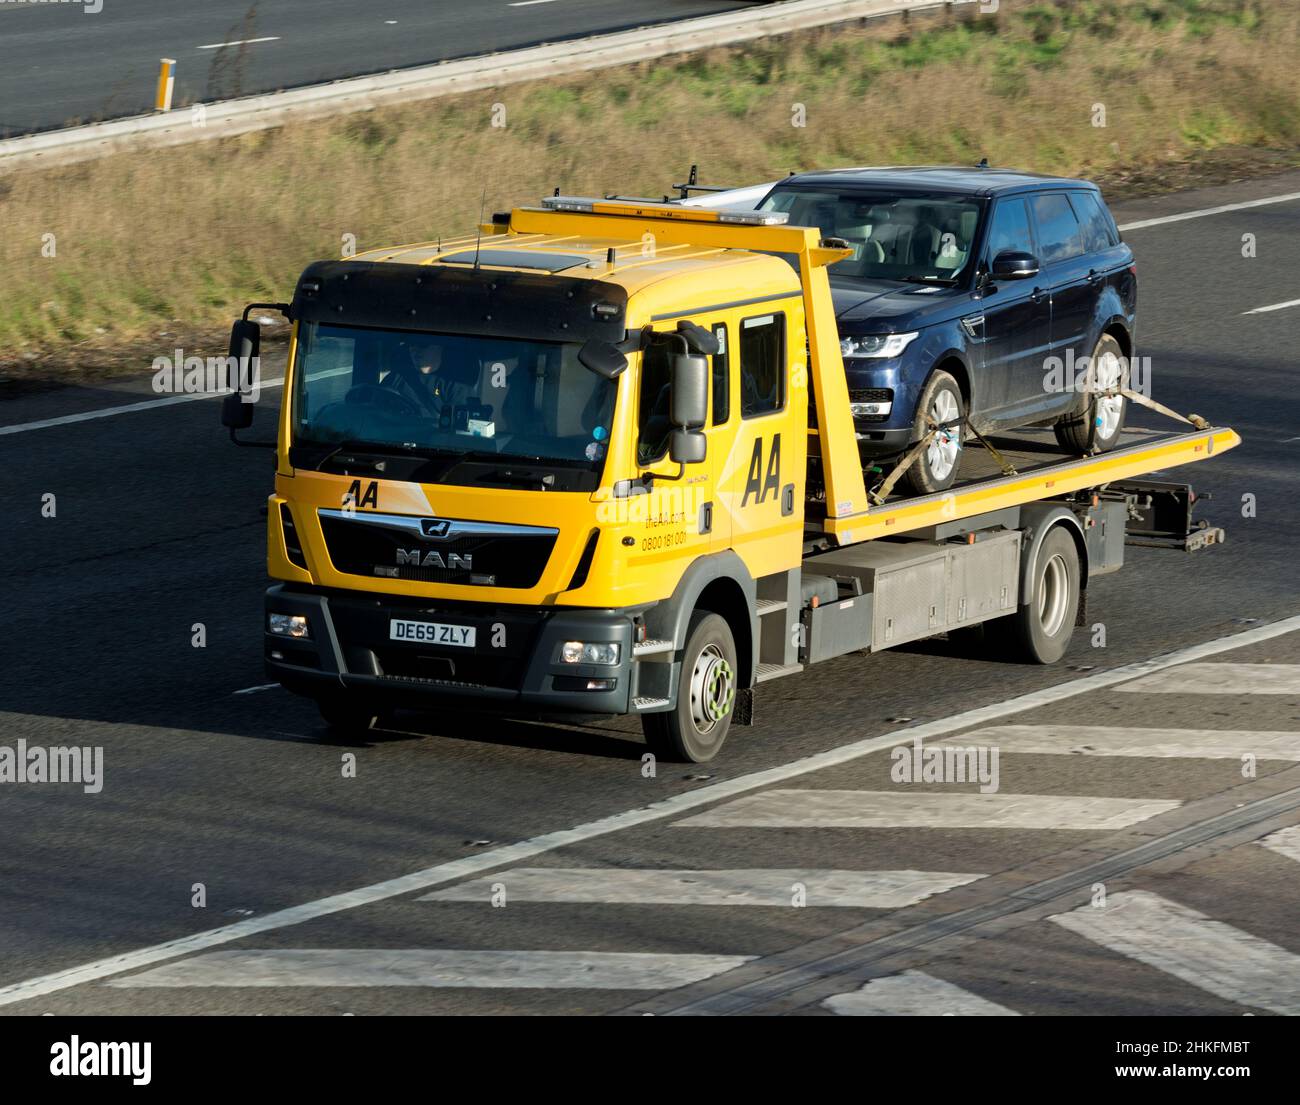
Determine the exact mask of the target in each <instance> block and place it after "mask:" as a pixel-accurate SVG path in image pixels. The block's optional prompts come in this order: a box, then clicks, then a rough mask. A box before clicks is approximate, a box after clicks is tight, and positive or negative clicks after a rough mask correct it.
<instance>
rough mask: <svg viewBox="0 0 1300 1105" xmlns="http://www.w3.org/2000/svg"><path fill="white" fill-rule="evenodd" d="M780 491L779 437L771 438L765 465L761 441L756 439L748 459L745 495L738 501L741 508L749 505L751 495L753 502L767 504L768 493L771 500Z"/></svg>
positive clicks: (777, 435) (776, 496)
mask: <svg viewBox="0 0 1300 1105" xmlns="http://www.w3.org/2000/svg"><path fill="white" fill-rule="evenodd" d="M780 489H781V435H780V434H776V435H775V436H773V438H772V451H771V452H770V453H769V454H768V457H767V464H766V466H764V464H763V439H762V438H761V437H760V438H756V439H755V441H754V452H753V454H752V455H751V456H750V458H749V474H748V476H746V477H745V494H744V497H743V498H742V499H741V500H740V505H741V508H742V509H743V508H744V507H746V506H748V505H749V498H750V496H751V495H752V496H753V497H754V502H756V503H765V502H767V496H768V492H771V493H772V497H773V498H779V496H780Z"/></svg>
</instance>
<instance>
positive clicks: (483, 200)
mask: <svg viewBox="0 0 1300 1105" xmlns="http://www.w3.org/2000/svg"><path fill="white" fill-rule="evenodd" d="M486 206H487V185H486V184H485V185H483V195H482V196H481V197H480V198H479V201H478V236H477V237H476V238H475V239H474V271H475V272H478V251H479V246H481V245H482V244H483V209H484V208H485V207H486Z"/></svg>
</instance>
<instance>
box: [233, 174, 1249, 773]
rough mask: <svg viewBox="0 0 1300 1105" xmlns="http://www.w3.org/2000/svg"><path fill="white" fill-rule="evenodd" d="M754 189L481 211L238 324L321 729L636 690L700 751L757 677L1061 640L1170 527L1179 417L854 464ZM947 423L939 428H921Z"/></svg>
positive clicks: (1219, 431)
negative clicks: (899, 467)
mask: <svg viewBox="0 0 1300 1105" xmlns="http://www.w3.org/2000/svg"><path fill="white" fill-rule="evenodd" d="M784 220H785V216H784V215H783V214H780V213H774V212H743V211H741V212H737V211H716V210H708V209H704V208H693V207H682V206H679V205H675V204H671V203H653V202H641V201H636V200H631V201H628V200H601V199H584V198H575V197H565V196H559V195H556V196H551V197H547V198H546V199H545V200H543V201H542V203H541V204H540V206H537V207H520V208H515V209H514V210H512V211H509V212H506V213H502V214H499V215H493V216H492V218H491V221H490V222H487V223H485V224H484V225H482V226H480V227H479V231H478V234H477V235H474V236H470V237H466V238H461V239H458V240H456V241H448V242H436V243H425V244H421V245H413V246H404V247H399V248H392V249H382V250H374V251H371V252H368V253H363V254H360V255H358V256H356V257H352V258H348V259H345V260H338V261H322V262H316V263H313V264H311V265H309V266H308V267H307V269H306V270H305V271H304V272H303V274H302V276H301V278H300V279H299V281H298V284H297V288H296V289H295V292H294V296H293V300H292V302H291V303H282V304H252V305H250V307H249V308H248V309H246V310H245V312H244V317H243V318H242V319H241V320H239V321H237V322H236V323H235V325H234V329H233V331H232V338H231V356H232V357H233V358H237V359H238V361H239V363H240V365H242V366H243V369H242V370H241V371H240V373H239V375H238V378H237V379H236V380H235V382H234V385H233V388H232V393H231V394H229V395H227V396H226V399H225V401H224V403H223V406H222V421H223V424H224V425H225V426H227V427H228V428H229V429H230V433H231V437H232V438H233V439H234V440H236V441H237V442H240V443H241V444H253V443H252V442H243V441H241V439H240V438H239V436H238V431H240V430H245V429H247V428H248V427H249V425H250V424H251V422H252V418H253V403H252V402H251V401H250V400H251V399H252V398H253V396H254V394H255V391H256V389H254V388H253V387H252V386H251V385H252V384H253V383H254V381H253V380H252V379H251V377H250V373H249V371H248V366H249V365H250V364H255V363H256V360H255V358H256V357H257V355H258V351H259V342H260V331H259V328H258V325H257V323H256V322H255V321H252V320H251V319H250V318H249V314H250V312H251V311H252V310H253V309H254V308H258V307H262V308H264V307H268V306H269V307H277V308H279V309H280V310H282V311H283V312H284V313H285V314H286V315H287V317H288V318H289V319H290V320H291V321H292V324H293V329H292V337H291V341H290V346H289V358H288V366H287V369H286V372H285V378H284V392H283V402H282V404H281V407H280V411H279V420H278V431H277V436H276V440H275V442H274V443H270V442H267V443H266V444H268V445H269V444H274V447H275V450H276V452H275V459H276V476H275V493H274V494H273V495H272V496H271V497H270V501H269V510H268V522H269V525H268V533H267V561H268V568H269V573H270V575H271V577H272V579H273V580H275V581H276V582H275V583H274V585H273V586H272V587H271V588H270V589H269V590H268V592H267V595H266V625H265V633H264V639H265V664H266V670H267V672H268V674H269V675H270V677H271V678H273V679H275V680H277V681H279V682H280V683H281V684H283V685H284V686H285V687H286V688H288V689H289V690H291V691H294V692H297V693H300V694H303V695H306V696H309V697H311V698H312V699H314V700H315V701H316V702H317V703H318V704H319V707H320V710H321V712H322V714H323V716H324V718H325V719H326V721H327V722H328V723H329V724H330V725H331V726H334V727H338V728H343V729H349V728H351V729H357V728H360V729H364V728H368V727H369V726H371V725H373V724H375V722H376V720H377V719H378V718H379V717H381V716H382V715H383V714H384V713H385V711H389V710H393V709H398V708H416V709H430V708H434V709H457V710H470V711H483V712H485V713H496V714H509V715H515V716H539V715H540V716H552V717H554V716H574V715H586V716H590V715H593V714H594V715H622V714H637V715H639V716H640V717H641V720H642V723H643V729H644V732H645V735H646V739H647V741H648V743H649V744H650V746H651V748H652V749H653V750H654V752H655V753H656V754H657V755H661V756H667V757H671V758H675V759H682V760H687V761H693V762H704V761H707V760H710V759H712V758H713V757H714V756H715V755H716V754H717V752H718V750H719V749H720V748H721V747H722V744H723V741H724V740H725V738H726V736H727V733H728V731H729V729H730V727H731V725H732V724H742V725H743V724H748V723H750V722H751V720H752V717H753V703H754V693H755V688H756V687H758V686H759V685H760V684H762V683H764V682H766V681H768V680H771V679H776V678H778V677H783V676H786V675H791V674H794V673H796V672H799V671H801V670H802V669H803V668H805V667H806V666H808V665H810V664H815V663H818V662H819V661H822V660H826V659H830V658H832V657H835V656H841V655H844V654H846V653H850V652H855V651H863V650H874V649H881V648H886V647H890V646H893V645H898V644H902V643H904V642H907V641H913V640H916V639H918V638H922V637H929V636H934V635H937V634H941V633H952V632H956V631H962V630H965V629H967V628H969V627H973V626H976V625H980V624H981V623H983V624H984V625H985V627H986V630H987V632H988V634H989V636H990V637H991V638H994V639H997V640H999V641H1003V642H1005V645H1006V648H1007V651H1008V654H1009V655H1013V654H1014V655H1019V656H1020V657H1022V658H1025V659H1028V660H1031V661H1037V662H1040V663H1048V662H1052V661H1054V660H1056V659H1058V658H1059V657H1060V656H1061V655H1062V654H1063V653H1064V652H1065V649H1066V647H1067V645H1068V642H1069V639H1070V635H1071V633H1072V630H1073V628H1074V627H1075V625H1076V624H1082V619H1083V617H1084V611H1085V601H1086V595H1087V586H1088V581H1089V579H1090V578H1091V577H1092V576H1095V575H1097V574H1099V573H1102V572H1108V571H1114V570H1116V569H1117V568H1118V567H1120V565H1121V564H1122V562H1123V550H1124V545H1125V543H1126V540H1127V541H1129V542H1130V543H1133V542H1142V543H1149V544H1174V545H1178V546H1181V547H1184V548H1191V547H1194V546H1196V545H1200V544H1209V543H1213V542H1214V541H1215V540H1218V539H1221V536H1222V534H1221V531H1218V530H1213V529H1208V528H1199V529H1198V528H1196V527H1194V526H1193V525H1192V523H1191V504H1192V501H1193V499H1194V495H1193V493H1192V492H1191V489H1190V488H1189V487H1187V486H1186V485H1183V484H1175V483H1165V482H1143V481H1141V480H1140V479H1139V477H1142V476H1144V475H1149V474H1152V473H1156V472H1158V471H1162V470H1164V469H1168V468H1171V467H1174V466H1176V465H1180V464H1185V463H1188V462H1191V461H1198V460H1204V459H1206V458H1208V457H1210V456H1212V455H1214V454H1217V453H1220V452H1222V451H1224V450H1226V449H1230V448H1232V447H1234V446H1235V445H1237V444H1238V442H1239V438H1238V437H1237V435H1236V433H1234V432H1233V431H1232V430H1231V429H1225V428H1214V427H1211V426H1208V425H1207V424H1205V423H1204V422H1202V421H1200V420H1199V419H1197V420H1196V428H1195V429H1194V430H1192V431H1190V432H1184V433H1177V434H1164V435H1152V434H1145V435H1141V434H1139V436H1138V437H1137V438H1136V439H1135V441H1134V443H1133V444H1129V445H1125V446H1122V447H1120V448H1116V449H1114V450H1113V451H1111V452H1108V453H1106V454H1104V455H1101V456H1093V457H1063V456H1060V455H1059V454H1057V455H1051V454H1044V453H1042V452H1037V453H1036V452H1034V451H1033V450H1029V451H1027V452H1019V453H1018V452H1015V451H1014V450H1012V451H1007V450H1006V449H1005V448H1003V449H999V448H996V447H994V446H993V445H992V443H991V442H990V443H987V445H988V449H987V456H988V460H987V462H986V463H985V464H984V468H983V469H982V470H977V469H979V463H978V462H979V458H978V457H975V456H974V454H976V453H978V452H979V450H978V449H975V448H972V449H971V450H969V451H968V452H969V453H970V454H971V456H969V457H968V462H969V463H970V464H971V465H973V467H972V471H971V472H970V473H969V475H967V476H965V478H964V479H963V481H962V482H960V483H959V484H958V485H957V486H956V487H954V488H953V489H951V490H950V491H948V492H945V493H941V494H935V495H929V496H922V497H913V498H900V497H897V496H892V495H891V494H890V489H891V487H892V483H890V482H889V481H888V480H886V481H882V482H881V483H878V484H877V486H875V487H874V488H873V487H871V486H869V484H868V477H867V476H864V470H863V464H862V461H861V459H860V457H859V452H858V446H857V442H856V440H855V434H854V426H853V422H852V419H851V416H850V413H849V397H848V392H847V385H846V382H845V375H844V367H843V362H842V360H841V354H840V341H839V337H838V335H837V333H836V322H835V317H834V313H833V309H832V303H831V294H830V288H829V283H828V279H827V273H826V266H827V265H828V264H830V263H832V262H834V261H836V260H838V259H840V258H841V257H843V256H844V255H845V252H846V251H845V249H844V248H843V246H842V245H841V244H840V243H838V242H837V241H835V240H825V241H823V240H821V239H820V237H819V231H817V230H816V229H813V228H808V227H799V226H790V225H785V222H784ZM944 429H945V428H944V427H932V429H931V431H930V432H931V433H937V432H943V431H944Z"/></svg>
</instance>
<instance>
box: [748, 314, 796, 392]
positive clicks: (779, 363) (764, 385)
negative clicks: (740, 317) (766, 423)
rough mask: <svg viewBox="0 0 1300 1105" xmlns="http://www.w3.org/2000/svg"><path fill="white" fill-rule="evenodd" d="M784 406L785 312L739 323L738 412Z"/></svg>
mask: <svg viewBox="0 0 1300 1105" xmlns="http://www.w3.org/2000/svg"><path fill="white" fill-rule="evenodd" d="M784 406H785V315H784V314H780V313H778V314H774V315H760V316H758V317H757V318H747V319H745V320H744V321H743V322H741V324H740V413H741V416H742V417H744V418H754V417H755V416H757V415H760V414H769V413H770V412H772V411H779V410H781V409H782V408H783V407H784Z"/></svg>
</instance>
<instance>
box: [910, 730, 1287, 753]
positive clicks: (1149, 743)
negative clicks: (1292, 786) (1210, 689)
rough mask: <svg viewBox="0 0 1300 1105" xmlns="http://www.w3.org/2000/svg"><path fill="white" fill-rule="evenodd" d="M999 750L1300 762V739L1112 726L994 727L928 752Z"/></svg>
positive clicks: (1270, 734)
mask: <svg viewBox="0 0 1300 1105" xmlns="http://www.w3.org/2000/svg"><path fill="white" fill-rule="evenodd" d="M973 744H976V745H989V746H995V747H996V748H997V749H998V751H999V752H1000V753H1022V752H1024V753H1033V754H1042V755H1061V756H1067V755H1075V756H1151V757H1157V758H1174V757H1182V756H1186V757H1189V758H1192V759H1197V758H1200V759H1212V760H1235V759H1239V758H1240V757H1241V756H1243V755H1245V754H1246V753H1247V752H1250V753H1252V754H1253V755H1254V756H1255V757H1256V758H1257V759H1261V760H1300V733H1293V732H1286V731H1271V732H1270V731H1262V730H1261V731H1256V730H1250V729H1120V728H1116V727H1114V726H1109V725H994V726H991V727H990V728H987V729H976V730H974V731H973V732H970V733H963V734H962V735H961V736H959V737H949V738H947V739H945V740H941V741H929V742H927V747H931V746H937V747H943V746H945V745H951V746H953V747H956V748H962V747H967V746H969V745H973Z"/></svg>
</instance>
